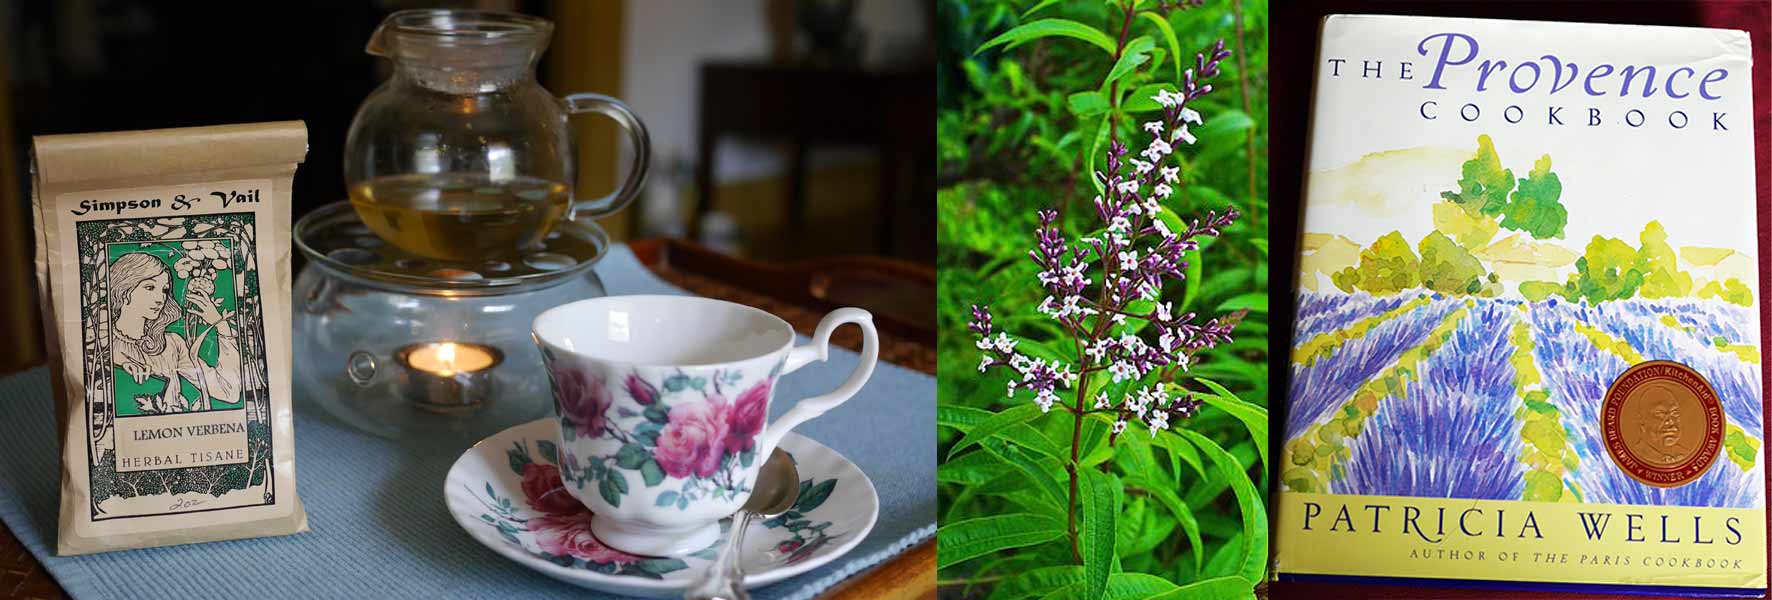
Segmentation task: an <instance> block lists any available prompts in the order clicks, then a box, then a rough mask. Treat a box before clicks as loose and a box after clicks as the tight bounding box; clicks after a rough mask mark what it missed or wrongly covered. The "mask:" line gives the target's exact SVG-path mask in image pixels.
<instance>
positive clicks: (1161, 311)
mask: <svg viewBox="0 0 1772 600" xmlns="http://www.w3.org/2000/svg"><path fill="white" fill-rule="evenodd" d="M1173 304H1174V303H1173V302H1162V303H1159V304H1157V320H1158V321H1164V322H1168V321H1172V320H1174V318H1173V316H1171V313H1170V312H1169V311H1170V310H1172V309H1171V308H1170V306H1172V305H1173ZM1164 349H1165V350H1167V349H1168V348H1164Z"/></svg>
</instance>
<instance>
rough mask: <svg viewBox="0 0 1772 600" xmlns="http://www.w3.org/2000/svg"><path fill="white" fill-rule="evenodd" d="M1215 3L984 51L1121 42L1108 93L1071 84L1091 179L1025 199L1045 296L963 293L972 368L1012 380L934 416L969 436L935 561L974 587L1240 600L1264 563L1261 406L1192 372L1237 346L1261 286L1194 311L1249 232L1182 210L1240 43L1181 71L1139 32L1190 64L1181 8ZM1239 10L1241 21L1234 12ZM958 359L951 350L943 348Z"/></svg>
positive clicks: (1229, 214) (1119, 17)
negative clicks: (1028, 300) (1216, 247)
mask: <svg viewBox="0 0 1772 600" xmlns="http://www.w3.org/2000/svg"><path fill="white" fill-rule="evenodd" d="M1051 4H1054V2H1051V1H1046V2H1041V3H1039V4H1037V5H1035V6H1034V7H1032V9H1030V10H1028V11H1027V12H1026V13H1023V16H1024V17H1025V16H1027V15H1031V14H1034V13H1035V12H1038V11H1039V10H1041V9H1042V8H1044V7H1046V6H1048V5H1051ZM1202 4H1203V3H1202V2H1200V1H1198V0H1195V1H1183V2H1160V1H1159V2H1151V1H1139V0H1120V1H1114V2H1109V3H1107V6H1108V9H1109V10H1108V11H1107V13H1108V14H1107V15H1106V17H1107V18H1106V19H1105V20H1106V21H1107V22H1108V23H1110V27H1109V28H1108V29H1107V31H1102V30H1097V29H1094V28H1091V27H1089V26H1087V25H1084V24H1083V23H1082V22H1079V21H1076V20H1070V19H1061V18H1045V19H1038V20H1029V21H1026V22H1024V23H1022V24H1020V25H1018V26H1016V27H1014V28H1012V29H1010V30H1009V31H1007V32H1005V33H1003V34H1001V35H999V36H997V37H995V38H993V39H992V40H991V41H990V42H987V43H985V44H983V46H981V48H980V50H981V51H982V50H986V49H990V48H993V47H996V46H1003V45H1008V46H1014V45H1018V44H1022V43H1026V42H1030V41H1033V40H1037V39H1040V38H1050V37H1059V38H1071V39H1074V40H1079V41H1083V42H1087V43H1091V44H1094V45H1096V46H1097V47H1099V48H1101V49H1102V50H1104V51H1109V52H1111V67H1110V68H1109V69H1108V71H1107V74H1106V75H1105V76H1100V79H1098V80H1097V81H1098V82H1099V85H1098V86H1097V87H1096V89H1094V90H1088V91H1082V92H1076V93H1072V94H1070V95H1069V96H1067V97H1066V104H1067V105H1068V108H1069V109H1070V110H1071V112H1072V113H1073V114H1076V115H1077V116H1078V117H1081V118H1082V120H1084V121H1086V122H1094V123H1095V126H1094V127H1093V128H1090V127H1087V126H1085V127H1084V132H1083V134H1082V135H1084V136H1087V137H1086V138H1084V140H1085V141H1086V142H1087V143H1079V144H1076V147H1077V148H1078V150H1079V154H1080V156H1081V160H1079V161H1078V167H1079V168H1080V169H1081V170H1083V171H1084V173H1083V175H1082V178H1081V179H1082V180H1083V181H1084V182H1086V183H1084V184H1083V185H1071V186H1067V189H1068V190H1071V191H1072V192H1073V193H1074V194H1075V195H1076V196H1079V197H1078V198H1074V199H1072V198H1061V199H1060V200H1059V202H1057V203H1056V206H1052V207H1048V208H1031V209H1030V210H1031V212H1033V213H1034V214H1035V217H1034V221H1035V222H1034V223H1033V231H1032V232H1031V235H1030V236H1028V237H1025V238H1023V240H1024V241H1023V242H1022V244H1023V250H1022V252H1023V253H1024V255H1023V256H1022V257H1021V258H1020V259H1019V260H1023V261H1027V262H1028V263H1031V268H1029V269H1027V270H1025V271H1019V273H1021V274H1022V277H1019V278H1018V279H1019V281H1006V282H1005V284H1007V285H1022V286H1027V287H1029V288H1034V289H1035V290H1037V291H1036V292H1034V294H1033V296H1034V297H1037V298H1039V300H1038V301H1037V302H1036V303H1032V305H1031V306H1028V305H1022V306H1015V307H1013V308H1011V309H1010V310H1011V312H1002V311H1001V308H999V310H998V311H996V312H997V313H998V314H993V309H992V305H993V304H995V303H996V302H995V298H996V297H999V296H1003V297H1010V296H1014V295H1015V294H1014V293H1013V292H1010V291H1008V290H997V291H993V295H992V296H991V297H981V298H975V299H973V300H972V301H971V302H970V303H969V305H968V314H967V318H966V324H965V328H966V331H967V333H968V334H969V335H970V338H971V342H970V347H969V348H967V350H968V351H969V353H970V359H969V362H971V361H975V364H976V371H977V377H978V379H979V380H980V382H981V386H980V387H982V385H983V382H985V381H995V382H998V383H996V384H995V385H997V386H1000V387H996V388H995V389H996V391H995V392H994V394H995V396H996V399H995V400H993V401H989V402H988V406H989V408H980V407H978V406H976V405H974V406H962V405H953V404H952V403H950V402H948V401H947V400H944V401H943V405H942V407H941V411H940V417H939V418H940V420H941V423H942V425H943V426H944V427H947V428H950V429H952V430H955V431H956V432H958V433H959V437H958V439H957V441H954V442H953V443H952V444H951V445H949V446H947V448H946V449H945V457H944V461H943V464H942V469H941V480H942V481H943V482H944V484H959V485H960V486H961V488H960V489H961V490H962V491H960V492H959V493H958V495H957V496H950V495H948V494H944V497H943V501H944V505H945V506H944V510H946V511H947V512H946V514H945V515H944V518H943V524H942V527H941V530H940V558H939V559H938V564H939V566H940V568H941V575H942V582H943V583H944V584H948V585H952V586H960V591H959V595H960V596H963V597H970V596H977V597H989V598H993V599H995V598H1026V597H1059V598H1066V597H1076V598H1091V599H1093V598H1145V597H1156V596H1165V595H1167V596H1169V597H1175V598H1182V597H1186V598H1195V597H1245V596H1248V595H1249V594H1250V593H1251V589H1252V588H1253V587H1254V586H1255V585H1256V584H1258V583H1260V582H1261V581H1262V579H1264V578H1265V575H1266V561H1267V556H1266V554H1267V551H1266V547H1267V543H1266V536H1267V523H1266V514H1265V508H1264V503H1263V497H1264V496H1265V493H1264V491H1263V490H1264V489H1265V477H1264V476H1261V475H1252V474H1251V473H1250V469H1251V467H1253V466H1255V465H1252V464H1251V462H1254V461H1256V460H1258V461H1259V469H1258V472H1259V473H1265V471H1266V444H1267V440H1266V431H1267V425H1266V420H1267V412H1266V409H1265V408H1263V407H1262V406H1261V405H1260V404H1257V403H1252V402H1248V401H1245V400H1243V399H1242V398H1240V397H1239V395H1238V394H1236V393H1233V392H1232V391H1230V390H1229V389H1227V388H1226V387H1225V386H1223V385H1220V384H1219V383H1218V382H1216V381H1214V380H1213V379H1211V378H1209V377H1207V376H1202V375H1203V374H1200V373H1196V372H1195V371H1194V367H1195V366H1197V365H1199V364H1200V363H1201V361H1202V359H1203V358H1204V357H1205V356H1207V355H1208V354H1210V353H1211V352H1213V351H1214V349H1215V348H1219V347H1221V346H1227V345H1231V344H1233V343H1234V339H1235V336H1236V335H1237V334H1238V333H1239V332H1238V331H1237V328H1238V326H1239V324H1241V323H1242V322H1243V321H1244V320H1245V318H1246V317H1248V316H1249V315H1250V309H1251V308H1256V309H1258V310H1260V311H1262V312H1265V301H1263V303H1262V304H1261V305H1260V306H1259V307H1251V306H1239V304H1243V303H1247V301H1248V299H1249V296H1239V297H1238V298H1237V299H1234V300H1236V301H1231V302H1224V303H1221V304H1220V305H1219V306H1218V309H1217V310H1214V311H1205V310H1196V309H1190V304H1191V303H1192V301H1193V300H1194V297H1195V296H1196V295H1197V292H1198V291H1199V289H1198V288H1199V285H1200V282H1199V281H1197V279H1198V278H1200V277H1201V267H1200V262H1201V261H1202V260H1203V251H1204V250H1206V249H1207V248H1206V246H1207V244H1209V243H1213V242H1225V241H1226V240H1223V239H1220V238H1224V237H1227V236H1230V235H1234V233H1233V232H1236V231H1237V227H1236V226H1237V225H1238V222H1239V220H1240V219H1243V218H1244V215H1243V212H1242V211H1240V210H1239V209H1238V207H1237V206H1235V203H1232V202H1227V203H1225V204H1231V205H1230V206H1223V205H1221V206H1219V207H1213V208H1208V209H1206V210H1203V211H1200V212H1192V211H1189V212H1186V213H1184V212H1182V211H1180V210H1177V208H1178V205H1180V204H1183V203H1184V202H1182V199H1183V198H1184V197H1185V196H1187V195H1188V194H1189V190H1190V185H1191V184H1192V182H1194V181H1198V180H1199V179H1200V175H1199V174H1197V173H1190V171H1191V170H1197V169H1200V168H1201V163H1202V162H1204V161H1197V160H1190V155H1196V154H1199V153H1200V150H1199V144H1200V143H1201V139H1200V136H1198V135H1196V132H1197V131H1206V130H1207V129H1208V128H1210V127H1211V126H1212V121H1213V120H1214V119H1215V117H1214V115H1213V109H1214V108H1217V107H1219V106H1222V105H1217V104H1212V103H1211V102H1210V100H1209V99H1208V96H1209V95H1212V94H1213V93H1214V81H1215V80H1216V79H1218V78H1220V77H1221V75H1222V71H1223V67H1224V66H1225V65H1227V64H1230V63H1229V62H1228V59H1230V57H1231V56H1232V55H1233V52H1232V51H1231V49H1229V48H1227V47H1226V43H1225V41H1224V40H1223V39H1214V40H1211V41H1210V42H1209V43H1206V44H1205V45H1204V49H1203V50H1199V51H1197V52H1194V53H1192V56H1191V60H1180V61H1179V62H1175V63H1173V64H1174V67H1173V69H1170V68H1166V67H1165V61H1164V58H1165V56H1164V55H1165V51H1164V50H1163V49H1161V48H1158V42H1157V40H1156V39H1155V38H1153V37H1151V36H1148V35H1139V36H1134V35H1133V34H1134V33H1135V30H1137V29H1142V28H1144V27H1146V26H1149V27H1150V28H1151V30H1152V31H1153V33H1155V34H1156V35H1157V36H1159V37H1161V38H1163V39H1164V40H1165V41H1166V42H1167V46H1168V48H1169V51H1168V53H1169V54H1170V55H1171V56H1175V57H1177V58H1178V59H1179V57H1181V56H1183V53H1182V51H1181V49H1180V46H1179V40H1178V36H1176V34H1175V32H1174V27H1173V23H1172V22H1171V21H1172V20H1173V18H1172V17H1173V16H1174V15H1175V14H1176V13H1178V12H1181V11H1195V10H1201V6H1202ZM1229 16H1232V17H1234V18H1236V19H1238V23H1239V24H1240V23H1241V20H1240V19H1241V18H1242V15H1241V14H1240V13H1237V14H1233V15H1229ZM1239 33H1240V32H1239ZM1170 73H1173V75H1172V76H1171V77H1164V76H1165V75H1169V74H1170ZM1238 74H1239V76H1240V77H1242V76H1247V73H1246V69H1242V68H1239V69H1238ZM1138 83H1143V85H1137V84H1138ZM1239 87H1241V88H1242V90H1243V93H1244V94H1247V93H1248V92H1247V84H1246V83H1242V84H1241V85H1240V86H1239ZM1221 93H1222V92H1221ZM1245 106H1247V102H1245ZM1227 112H1229V111H1227ZM1140 115H1142V116H1140ZM1235 116H1236V117H1237V118H1239V119H1241V120H1243V121H1247V120H1248V116H1247V114H1245V113H1240V112H1238V113H1236V114H1235ZM1122 125H1125V127H1122ZM1123 129H1124V131H1123ZM1076 137H1079V136H1073V137H1072V139H1073V141H1074V140H1075V138H1076ZM1248 139H1250V140H1253V136H1250V137H1249V138H1248ZM1243 141H1245V140H1242V139H1236V140H1234V141H1233V143H1237V142H1243ZM1253 147H1254V145H1253V142H1251V143H1250V144H1249V146H1248V148H1249V149H1250V151H1251V153H1250V154H1251V156H1249V159H1250V160H1254V159H1255V157H1254V156H1252V154H1253ZM1239 149H1240V148H1239ZM1047 154H1053V153H1047ZM1057 154H1059V155H1062V152H1059V153H1057ZM1048 158H1050V156H1048ZM1249 173H1251V174H1253V173H1254V171H1253V170H1250V171H1249ZM1251 181H1253V177H1251ZM1250 191H1251V192H1252V193H1253V192H1254V191H1255V190H1254V189H1253V184H1251V188H1250ZM1203 195H1204V194H1203ZM1208 196H1209V197H1211V196H1217V197H1222V195H1220V194H1217V193H1216V192H1212V193H1211V194H1209V195H1208ZM944 201H947V200H944ZM1248 201H1249V202H1253V201H1254V199H1249V200H1248ZM1067 211H1068V212H1070V214H1069V215H1066V214H1064V212H1067ZM1246 229H1247V228H1245V230H1246ZM1024 235H1025V234H1024ZM1260 246H1261V247H1262V248H1263V249H1265V238H1263V239H1262V240H1261V243H1260ZM986 266H987V267H989V268H994V269H1006V267H1003V266H1002V264H1001V263H1000V262H998V261H992V262H990V263H987V264H986ZM944 268H947V267H945V266H944ZM1262 277H1263V278H1265V274H1263V275H1262ZM1012 304H1013V303H1012ZM999 306H1001V305H999ZM1208 312H1210V313H1212V314H1206V313H1208ZM1265 333H1266V332H1265V327H1263V328H1260V329H1258V330H1256V331H1255V332H1254V333H1253V335H1254V336H1256V337H1258V338H1259V337H1260V336H1263V335H1265ZM1260 348H1261V349H1262V354H1264V353H1265V344H1264V343H1262V344H1261V345H1260ZM954 354H955V352H954V351H952V350H948V349H945V348H944V355H943V357H942V358H943V361H944V362H946V361H950V360H958V359H959V357H957V356H954ZM1250 358H1262V356H1256V357H1250ZM1215 366H1216V365H1215ZM1205 370H1206V371H1207V373H1205V374H1204V375H1210V374H1211V373H1213V372H1219V373H1222V372H1226V371H1225V370H1224V369H1222V368H1218V369H1205ZM1259 373H1261V374H1262V375H1263V376H1265V370H1262V371H1259ZM998 377H1001V379H998ZM987 393H989V392H988V391H987ZM1262 395H1263V396H1265V384H1263V387H1262ZM1260 401H1261V402H1265V398H1262V399H1261V400H1260ZM1203 413H1210V415H1211V417H1212V418H1214V419H1215V421H1214V422H1215V423H1223V422H1229V423H1233V424H1235V425H1236V426H1237V427H1239V428H1240V429H1242V430H1246V432H1247V434H1246V435H1247V437H1245V438H1243V439H1242V440H1239V443H1238V444H1237V445H1235V446H1234V447H1231V448H1228V449H1227V447H1226V445H1225V444H1221V443H1220V442H1219V441H1218V440H1219V439H1222V437H1223V436H1219V435H1207V434H1205V433H1202V432H1200V431H1195V430H1193V429H1192V428H1191V427H1190V425H1191V424H1193V422H1194V419H1195V418H1196V417H1200V418H1205V417H1201V415H1202V414H1203ZM1251 454H1253V455H1255V456H1251ZM1159 457H1161V458H1164V459H1167V460H1160V459H1159ZM1184 465H1185V467H1184ZM1227 491H1228V494H1227V493H1226V492H1227ZM984 496H994V497H996V498H997V500H992V501H981V500H979V498H980V497H984ZM1226 499H1228V500H1226ZM962 507H963V508H962ZM979 507H988V508H986V509H981V508H979ZM1158 512H1161V513H1164V514H1162V515H1161V516H1157V513H1158ZM1227 514H1231V515H1237V516H1238V517H1240V518H1231V517H1228V516H1226V515H1227ZM1219 538H1222V539H1219ZM1206 539H1212V540H1213V544H1211V545H1210V546H1209V545H1208V544H1206V543H1205V540H1206Z"/></svg>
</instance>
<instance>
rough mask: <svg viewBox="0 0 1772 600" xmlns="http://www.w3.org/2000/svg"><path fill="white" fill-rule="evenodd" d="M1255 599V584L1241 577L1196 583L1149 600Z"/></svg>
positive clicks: (1204, 580) (1218, 578)
mask: <svg viewBox="0 0 1772 600" xmlns="http://www.w3.org/2000/svg"><path fill="white" fill-rule="evenodd" d="M1254 597H1255V584H1253V583H1250V582H1249V580H1247V579H1243V578H1242V577H1237V576H1234V575H1233V576H1230V577H1214V578H1212V579H1203V580H1200V581H1196V582H1193V583H1190V584H1187V585H1184V586H1181V587H1179V588H1176V589H1174V590H1171V591H1169V592H1167V593H1163V594H1158V595H1156V596H1151V597H1150V600H1242V599H1244V598H1254Z"/></svg>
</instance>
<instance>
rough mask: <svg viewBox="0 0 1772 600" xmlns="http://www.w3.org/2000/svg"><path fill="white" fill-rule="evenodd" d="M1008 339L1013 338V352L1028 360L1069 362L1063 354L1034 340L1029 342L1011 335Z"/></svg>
mask: <svg viewBox="0 0 1772 600" xmlns="http://www.w3.org/2000/svg"><path fill="white" fill-rule="evenodd" d="M1010 337H1013V338H1015V351H1016V352H1018V353H1021V354H1023V355H1026V356H1028V357H1029V358H1044V359H1046V360H1052V361H1068V360H1069V359H1067V358H1065V356H1064V353H1062V352H1059V351H1058V350H1056V349H1054V348H1053V347H1052V346H1049V345H1046V344H1044V343H1041V342H1037V341H1034V340H1030V339H1027V338H1024V337H1021V336H1017V335H1011V336H1010ZM1071 358H1076V357H1074V356H1073V357H1071Z"/></svg>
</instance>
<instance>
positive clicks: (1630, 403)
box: [1600, 360, 1724, 488]
mask: <svg viewBox="0 0 1772 600" xmlns="http://www.w3.org/2000/svg"><path fill="white" fill-rule="evenodd" d="M1600 420H1601V430H1602V431H1603V432H1604V434H1605V440H1606V453H1607V454H1609V455H1611V457H1612V462H1614V463H1616V464H1617V465H1618V468H1619V469H1622V470H1623V471H1624V472H1625V473H1626V474H1628V475H1630V476H1631V477H1632V478H1634V479H1636V480H1637V481H1640V482H1643V483H1644V484H1647V485H1652V486H1655V487H1661V488H1671V487H1677V486H1681V485H1685V484H1687V483H1691V482H1692V481H1694V480H1697V479H1698V478H1699V477H1700V476H1702V475H1704V472H1705V471H1706V470H1709V469H1710V467H1711V464H1712V463H1714V462H1716V460H1717V454H1718V453H1720V452H1721V450H1722V447H1723V430H1724V422H1723V405H1722V403H1721V401H1719V400H1718V399H1717V393H1716V390H1715V389H1713V388H1711V385H1710V382H1708V381H1705V379H1704V376H1703V375H1699V374H1698V372H1697V371H1694V370H1692V368H1691V367H1688V366H1686V365H1683V364H1680V363H1677V362H1672V361H1665V360H1652V361H1648V362H1643V363H1638V364H1637V365H1635V366H1633V367H1631V368H1629V369H1626V370H1625V371H1624V374H1622V375H1619V376H1618V378H1617V379H1615V380H1613V381H1612V386H1611V387H1609V388H1607V390H1606V399H1605V403H1604V404H1603V405H1602V407H1601V409H1600Z"/></svg>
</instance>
